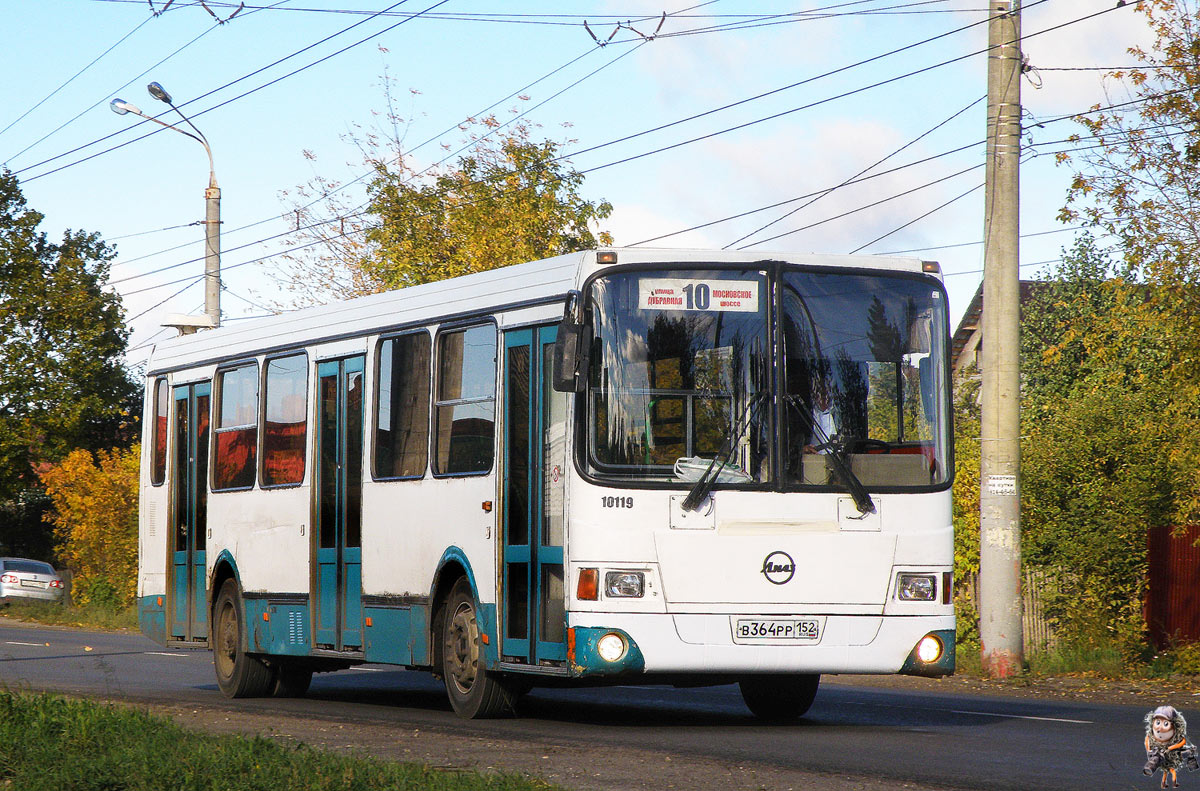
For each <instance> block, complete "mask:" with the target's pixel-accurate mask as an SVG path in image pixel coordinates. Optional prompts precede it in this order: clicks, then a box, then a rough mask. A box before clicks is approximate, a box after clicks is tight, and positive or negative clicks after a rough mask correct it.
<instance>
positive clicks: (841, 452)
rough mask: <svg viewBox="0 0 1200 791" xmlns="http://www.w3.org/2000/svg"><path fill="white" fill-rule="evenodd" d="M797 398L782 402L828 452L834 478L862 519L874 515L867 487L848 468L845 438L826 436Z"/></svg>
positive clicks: (836, 435) (835, 435)
mask: <svg viewBox="0 0 1200 791" xmlns="http://www.w3.org/2000/svg"><path fill="white" fill-rule="evenodd" d="M799 398H800V397H799V396H796V395H789V396H784V399H783V400H784V403H786V404H787V405H788V406H790V407H792V408H793V409H795V410H796V412H797V413H798V414H799V415H800V416H801V417H802V418H804V420H805V421H806V422H807V423H808V427H809V430H811V431H812V433H813V435H814V436H815V437H816V439H817V440H818V447H820V448H824V449H826V450H828V451H829V453H828V454H826V455H827V456H828V458H829V460H830V461H832V462H833V466H832V469H833V474H834V477H835V478H837V479H838V480H839V481H840V482H841V484H842V485H843V486H845V487H846V491H848V492H850V497H851V498H853V500H854V506H855V507H856V508H857V509H858V512H859V513H860V514H862V515H863V516H864V517H865V516H866V515H867V514H873V513H875V503H873V502H872V501H871V495H870V494H868V493H867V487H865V486H863V483H862V481H860V480H859V479H858V476H857V475H855V474H854V470H853V469H852V468H851V466H850V454H849V449H848V447H847V443H846V440H845V438H844V437H843V436H842V435H841V434H834V435H833V436H832V437H831V436H829V435H828V434H826V433H825V429H823V428H821V426H820V424H819V423H817V421H816V420H815V419H813V416H812V414H810V412H809V411H808V410H807V409H805V407H804V405H803V404H802V403H799Z"/></svg>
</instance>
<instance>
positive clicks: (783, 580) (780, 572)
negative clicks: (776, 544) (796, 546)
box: [762, 552, 796, 585]
mask: <svg viewBox="0 0 1200 791" xmlns="http://www.w3.org/2000/svg"><path fill="white" fill-rule="evenodd" d="M762 573H763V576H764V577H766V578H767V582H769V583H771V584H772V585H786V584H787V583H789V582H791V581H792V577H794V576H795V575H796V561H794V560H792V556H791V555H789V554H788V553H786V552H772V553H771V554H769V555H767V557H766V558H765V559H764V560H763V565H762Z"/></svg>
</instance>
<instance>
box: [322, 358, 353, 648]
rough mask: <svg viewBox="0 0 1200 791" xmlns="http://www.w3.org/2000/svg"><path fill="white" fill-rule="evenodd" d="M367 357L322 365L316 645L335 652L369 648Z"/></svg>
mask: <svg viewBox="0 0 1200 791" xmlns="http://www.w3.org/2000/svg"><path fill="white" fill-rule="evenodd" d="M364 360H365V358H364V357H363V356H361V355H359V356H356V357H347V358H345V359H341V360H332V361H328V362H322V363H319V364H318V366H317V378H318V379H319V384H318V392H319V398H320V403H319V404H318V405H317V409H318V420H319V421H320V426H319V428H318V431H317V442H316V454H317V464H316V469H317V486H316V488H315V493H314V496H315V497H316V515H317V529H316V531H315V533H316V535H315V539H316V541H315V544H316V548H315V550H314V551H315V553H316V558H315V560H316V562H315V563H314V567H315V568H316V579H315V588H316V597H315V607H314V609H315V618H314V624H315V628H316V639H315V641H314V642H315V643H316V644H317V646H318V647H320V648H327V649H332V650H335V651H357V650H361V648H362V645H363V637H362V634H363V632H362V630H363V626H362V623H363V620H362V471H363V386H364V383H363V370H364V367H365V365H364Z"/></svg>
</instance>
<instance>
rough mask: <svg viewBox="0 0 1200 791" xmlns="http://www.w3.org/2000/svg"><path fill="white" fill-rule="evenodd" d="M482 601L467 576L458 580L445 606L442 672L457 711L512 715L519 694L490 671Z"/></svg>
mask: <svg viewBox="0 0 1200 791" xmlns="http://www.w3.org/2000/svg"><path fill="white" fill-rule="evenodd" d="M477 612H478V605H477V603H476V601H475V596H474V595H473V594H472V593H471V585H470V583H469V582H467V579H466V578H465V577H464V578H461V579H459V580H458V582H456V583H454V587H453V588H452V589H451V590H450V595H449V596H447V597H446V603H445V605H444V606H443V608H442V618H441V626H442V630H441V632H442V634H441V649H442V675H443V677H444V678H445V682H446V694H447V695H448V696H449V698H450V705H451V706H452V707H453V708H454V713H455V714H457V715H458V716H460V717H463V718H466V719H486V718H490V717H501V716H511V715H512V714H515V713H516V699H517V695H516V694H514V690H512V689H511V688H509V686H508V685H506V684H505V683H504V682H503V681H502V680H501V679H500V678H498V677H497V676H496V675H494V674H492V673H490V672H488V670H487V668H486V667H485V662H484V658H483V648H482V646H483V642H482V640H481V639H480V636H479V623H478V619H477Z"/></svg>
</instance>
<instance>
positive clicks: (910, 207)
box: [0, 0, 1152, 366]
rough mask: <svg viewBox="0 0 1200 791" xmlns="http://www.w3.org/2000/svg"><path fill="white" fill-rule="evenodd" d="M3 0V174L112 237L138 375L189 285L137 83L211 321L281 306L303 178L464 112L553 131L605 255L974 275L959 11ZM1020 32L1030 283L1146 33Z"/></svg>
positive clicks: (489, 2) (970, 63) (192, 281)
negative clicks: (592, 209) (817, 256)
mask: <svg viewBox="0 0 1200 791" xmlns="http://www.w3.org/2000/svg"><path fill="white" fill-rule="evenodd" d="M0 11H2V13H3V18H4V20H5V24H4V28H5V33H4V47H3V48H2V49H0V64H3V66H4V67H5V68H4V72H5V73H6V74H8V75H10V77H9V78H8V79H6V80H5V81H4V82H3V83H2V84H0V98H2V99H3V102H2V103H0V106H2V107H3V108H4V109H3V111H0V166H2V167H6V168H8V169H9V170H11V171H12V172H13V173H14V174H16V176H17V177H18V179H19V180H20V183H21V187H22V190H23V192H24V194H25V198H26V200H27V202H28V205H29V207H30V208H32V209H35V210H37V211H39V212H41V213H42V214H44V215H45V221H44V224H43V226H42V230H44V231H45V232H46V233H47V234H48V235H49V236H51V237H52V238H57V237H59V236H61V234H62V233H63V231H64V230H65V229H75V230H80V229H82V230H86V231H93V232H97V233H99V234H100V235H101V236H102V237H103V238H104V239H105V240H106V241H108V242H110V243H111V244H112V245H113V246H114V247H115V248H116V251H117V256H116V258H115V260H114V263H113V266H112V272H111V277H110V287H111V288H113V289H115V290H116V291H117V292H118V293H120V294H121V296H122V299H123V302H124V306H125V310H126V318H127V322H128V324H129V327H130V329H131V331H132V334H131V340H130V347H131V348H130V352H129V355H128V359H129V363H130V364H131V365H132V366H137V365H138V364H139V363H140V362H142V361H144V360H145V358H146V356H147V355H148V354H149V351H150V348H151V344H153V343H154V341H155V340H160V339H163V338H166V337H170V336H171V335H173V334H174V331H173V330H170V329H166V328H163V327H162V326H161V325H162V323H163V321H164V319H165V317H166V315H167V314H172V313H176V314H177V313H193V314H194V313H200V312H201V311H202V306H203V301H204V298H203V286H202V284H201V282H200V279H201V276H202V274H203V255H204V248H203V228H202V226H201V225H199V224H198V223H199V222H200V221H202V220H203V218H204V189H205V187H206V186H207V184H208V160H207V157H206V156H205V152H204V150H203V148H202V147H201V145H200V144H199V143H197V142H196V141H194V140H189V139H185V138H184V137H183V136H182V135H180V134H176V133H174V132H172V131H170V130H165V129H159V127H157V126H156V125H154V124H152V123H150V122H149V121H143V120H142V119H140V118H137V117H136V116H134V115H132V114H128V115H117V114H115V113H113V112H112V111H111V110H110V108H109V103H110V101H111V100H113V99H114V98H121V99H123V100H125V101H127V102H129V103H132V104H134V105H136V106H138V107H139V108H141V109H142V110H143V111H144V112H146V113H147V114H152V115H153V114H160V113H163V114H162V115H161V118H162V120H164V121H166V122H168V123H175V124H178V125H180V126H182V127H183V128H184V129H188V131H190V129H189V128H188V127H187V126H185V125H184V124H183V123H182V122H181V121H180V119H179V117H178V116H176V115H174V114H173V113H172V112H171V110H170V108H169V107H168V106H167V105H165V104H163V103H161V102H158V101H156V100H155V99H153V98H151V96H150V95H149V94H148V93H147V90H146V85H147V84H148V83H149V82H151V81H156V82H159V83H161V84H162V85H163V86H164V87H165V88H166V89H167V90H168V91H169V92H170V93H171V95H172V98H173V101H174V104H175V105H176V106H177V107H179V108H180V109H181V110H182V111H183V113H184V114H186V115H187V116H188V118H189V119H190V120H191V121H192V122H193V123H194V124H195V126H196V128H198V129H199V130H200V131H202V132H203V134H204V136H205V137H206V138H207V139H208V141H209V143H210V144H211V148H212V152H213V157H214V163H215V172H216V176H217V179H218V181H219V184H220V187H221V190H222V236H221V246H222V252H223V255H222V284H223V291H222V297H221V307H222V311H223V316H224V321H227V322H229V321H246V320H251V319H252V317H257V316H262V315H265V314H267V313H268V312H269V311H270V310H271V309H275V308H277V307H278V306H280V305H288V304H289V300H291V299H292V297H291V295H290V294H289V292H287V291H286V290H285V289H284V288H283V287H282V286H281V285H280V282H279V270H280V268H286V266H287V260H286V259H285V258H283V257H282V256H281V253H283V252H285V251H286V250H287V249H289V248H288V245H289V243H290V244H293V245H294V244H296V243H298V242H303V241H304V239H302V238H301V237H299V236H298V235H297V234H296V219H295V213H294V208H295V205H296V204H295V201H296V194H297V187H299V186H301V185H304V184H306V183H308V182H310V181H311V180H313V179H314V178H318V177H319V178H322V179H326V180H329V181H333V182H337V183H339V184H344V185H347V186H346V187H345V188H344V190H343V191H342V192H340V193H338V194H337V195H336V196H335V197H336V198H337V199H338V200H339V201H341V202H342V203H343V204H344V205H346V206H351V207H357V206H359V205H361V204H362V202H363V201H364V199H365V192H364V183H365V178H364V175H365V174H366V172H367V168H366V167H365V166H364V165H363V161H362V152H361V148H360V146H359V144H358V143H356V140H357V141H362V140H363V139H365V138H366V137H367V136H369V135H371V134H383V135H388V134H391V133H392V132H396V133H397V134H399V136H400V137H401V139H402V141H403V144H404V147H405V149H406V153H407V156H408V157H409V158H410V161H411V162H413V163H416V164H417V165H418V166H420V167H424V166H427V165H433V164H435V163H437V162H439V161H440V160H442V159H443V158H445V157H447V156H449V155H451V154H453V152H455V151H456V150H458V148H459V147H460V146H461V144H462V142H463V132H462V131H461V130H460V128H459V126H460V124H462V123H463V122H464V121H465V120H466V119H469V118H479V117H482V116H484V115H487V114H495V115H496V117H497V118H498V119H499V120H500V121H508V120H510V119H514V118H515V117H516V116H517V115H518V114H520V118H521V120H524V121H528V122H531V123H536V124H537V125H538V127H537V129H536V130H535V136H537V137H544V138H546V139H550V140H553V141H555V142H558V143H560V144H561V151H562V152H563V153H564V154H566V155H568V156H569V157H570V159H569V161H570V164H571V165H572V166H573V167H574V168H576V169H577V170H579V171H580V172H581V173H583V174H584V175H585V181H584V183H583V185H582V187H581V188H580V192H581V194H582V195H583V196H584V197H585V198H587V199H590V200H601V199H604V200H608V201H610V202H611V203H612V204H613V206H614V210H613V213H612V216H611V217H610V218H608V219H607V220H605V221H603V222H602V223H601V224H600V228H601V229H603V230H608V231H610V232H611V233H612V234H613V236H614V237H615V241H616V244H617V245H618V246H623V245H624V246H627V245H643V246H645V245H650V246H657V247H688V248H705V249H722V248H725V247H728V248H729V249H739V248H742V247H747V246H748V247H747V249H751V250H756V251H761V252H763V253H769V252H772V251H776V252H777V251H797V252H818V253H851V252H860V253H864V254H872V253H874V254H882V253H904V254H908V255H914V256H919V257H921V258H925V259H933V260H937V261H939V262H940V263H941V265H942V269H943V272H944V273H945V280H946V285H947V289H948V292H949V295H950V307H951V323H952V328H953V325H955V324H956V323H957V322H958V320H959V317H960V316H961V314H962V312H963V310H964V309H965V308H966V306H967V303H968V302H969V301H970V299H971V296H972V295H973V294H974V292H975V290H976V288H977V287H978V286H979V283H980V282H981V280H982V269H983V246H982V241H981V240H982V236H983V190H982V184H983V161H984V145H983V141H984V137H985V131H986V129H985V128H986V122H985V119H986V115H985V113H986V101H985V95H986V60H985V57H986V56H985V54H984V50H985V48H986V44H987V25H986V17H987V4H986V3H984V2H982V1H981V0H790V1H789V0H756V1H754V2H750V1H749V0H712V1H711V2H700V1H699V0H675V2H671V0H568V1H567V2H563V0H558V1H557V2H550V1H549V0H507V1H506V2H498V1H497V0H403V1H402V2H397V1H396V0H252V2H250V3H247V4H246V5H244V6H242V7H241V8H240V10H239V8H238V5H237V4H236V3H233V4H230V3H227V2H222V1H221V0H205V2H204V3H200V2H192V1H190V0H170V2H168V0H38V1H37V2H31V1H30V0H0ZM235 12H236V13H235ZM585 22H586V26H585V24H584V23H585ZM1022 26H1023V36H1024V42H1023V50H1024V53H1025V55H1026V57H1027V58H1028V66H1029V70H1028V71H1027V73H1026V75H1025V78H1024V82H1023V85H1022V103H1023V106H1024V113H1025V129H1026V132H1025V139H1024V141H1023V142H1024V144H1025V146H1026V153H1025V155H1024V157H1023V164H1022V170H1021V219H1020V223H1021V234H1022V241H1021V253H1020V256H1021V257H1020V261H1021V267H1022V269H1021V274H1022V277H1026V278H1029V277H1036V276H1037V275H1038V274H1039V273H1041V272H1044V271H1045V270H1046V267H1047V265H1048V264H1047V262H1050V263H1051V264H1052V263H1053V262H1054V261H1056V260H1057V259H1058V258H1059V257H1060V256H1061V251H1062V249H1063V248H1064V247H1069V246H1070V245H1071V243H1072V241H1073V239H1074V237H1075V235H1076V234H1077V233H1078V230H1076V229H1074V228H1072V227H1070V226H1064V225H1062V224H1061V223H1059V222H1058V221H1057V219H1056V214H1057V213H1058V210H1059V208H1061V207H1062V205H1063V204H1064V202H1065V198H1066V190H1067V187H1068V185H1069V184H1070V181H1071V178H1072V175H1073V173H1072V171H1071V169H1070V167H1069V166H1061V165H1058V164H1056V162H1055V156H1054V154H1055V152H1058V151H1063V150H1067V149H1068V148H1069V145H1068V144H1066V143H1064V142H1063V141H1065V139H1066V138H1067V137H1068V136H1069V135H1071V134H1072V133H1075V132H1078V131H1080V127H1079V126H1078V125H1077V124H1076V123H1075V122H1073V121H1071V120H1069V118H1067V117H1068V116H1070V115H1072V114H1074V113H1078V112H1082V111H1085V110H1087V109H1088V108H1090V107H1091V106H1092V105H1095V104H1102V105H1105V104H1109V103H1112V102H1118V101H1122V100H1123V99H1124V98H1126V97H1124V96H1123V95H1120V94H1117V93H1110V91H1113V90H1114V88H1113V86H1111V85H1110V84H1106V82H1105V80H1104V77H1103V75H1104V72H1105V69H1110V68H1119V67H1123V66H1129V65H1132V64H1133V63H1134V60H1133V58H1132V57H1131V56H1129V55H1128V54H1127V49H1128V48H1129V47H1132V46H1141V47H1148V46H1149V45H1150V44H1151V43H1152V42H1151V39H1150V37H1149V35H1148V32H1147V30H1146V28H1145V25H1144V24H1143V23H1142V22H1141V19H1140V17H1139V16H1138V15H1137V14H1136V13H1135V11H1134V10H1133V4H1128V5H1124V6H1122V7H1118V6H1117V3H1116V1H1115V0H1103V2H1100V1H1099V0H1025V2H1024V8H1023V12H1022ZM602 44H603V45H602ZM389 85H390V86H391V87H390V89H386V86H389ZM389 96H390V102H391V109H392V111H393V114H394V115H398V116H400V117H401V118H403V119H404V122H403V124H402V125H401V126H399V127H396V128H395V129H393V128H392V127H391V126H390V125H389V124H388V122H387V120H386V119H387V116H388V102H389ZM155 130H158V131H155ZM949 152H954V153H949ZM451 161H453V160H452V159H451ZM868 169H869V170H868ZM864 171H865V173H864ZM860 174H862V175H866V176H874V178H867V179H860V178H859V176H860ZM856 179H858V183H854V184H849V185H846V184H844V182H847V181H851V180H856ZM814 197H815V198H816V199H815V200H814ZM767 207H773V208H767Z"/></svg>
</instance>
